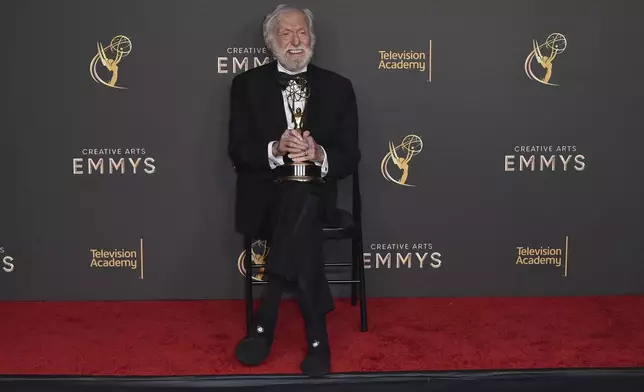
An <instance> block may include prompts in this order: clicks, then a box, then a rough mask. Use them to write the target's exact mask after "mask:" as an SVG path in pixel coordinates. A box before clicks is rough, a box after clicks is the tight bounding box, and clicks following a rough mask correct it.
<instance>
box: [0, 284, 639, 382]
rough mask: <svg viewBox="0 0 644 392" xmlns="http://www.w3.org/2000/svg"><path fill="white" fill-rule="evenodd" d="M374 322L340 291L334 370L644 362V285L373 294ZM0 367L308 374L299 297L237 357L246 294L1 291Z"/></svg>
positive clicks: (332, 331) (334, 320)
mask: <svg viewBox="0 0 644 392" xmlns="http://www.w3.org/2000/svg"><path fill="white" fill-rule="evenodd" d="M369 313H370V314H369V316H370V319H369V323H370V331H369V332H366V333H362V332H360V331H359V310H358V308H357V307H356V308H353V307H351V306H350V305H349V304H348V303H347V302H346V301H344V300H339V301H338V302H337V309H336V310H335V311H334V312H333V313H331V314H330V315H329V335H330V338H331V344H332V349H333V364H332V366H333V371H334V372H336V373H343V372H357V371H366V372H374V371H401V370H409V371H414V370H464V369H517V368H568V367H570V368H572V367H641V366H644V333H643V332H642V331H643V330H644V296H618V297H572V298H459V299H443V298H441V299H371V300H370V304H369ZM0 314H2V317H1V319H0V333H1V336H2V340H0V352H1V353H2V355H0V373H2V374H16V375H18V374H65V375H212V374H244V373H245V374H258V373H264V374H266V373H298V372H299V363H300V360H301V359H302V358H303V355H304V350H305V347H304V344H305V342H304V333H303V331H302V328H301V325H302V321H301V318H300V316H299V313H298V309H297V306H296V304H295V303H293V302H286V303H284V304H283V305H282V308H281V313H280V319H279V324H278V332H277V335H276V338H275V345H274V348H273V353H272V356H271V357H270V358H269V360H268V362H267V363H265V364H264V365H263V366H260V367H256V368H246V367H244V366H241V365H239V364H238V363H237V362H236V360H235V359H234V356H233V350H234V346H235V344H236V343H237V341H238V340H239V339H240V338H241V337H242V336H243V331H244V325H245V324H244V304H243V302H242V301H185V302H82V303H72V302H64V303H18V302H0Z"/></svg>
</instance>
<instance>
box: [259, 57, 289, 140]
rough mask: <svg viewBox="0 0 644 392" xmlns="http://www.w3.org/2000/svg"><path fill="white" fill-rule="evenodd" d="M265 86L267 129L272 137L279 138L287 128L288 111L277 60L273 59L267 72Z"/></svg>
mask: <svg viewBox="0 0 644 392" xmlns="http://www.w3.org/2000/svg"><path fill="white" fill-rule="evenodd" d="M266 74H267V77H266V78H265V80H264V82H265V86H264V88H263V89H262V90H263V99H262V100H263V102H264V104H265V105H266V106H265V113H266V119H267V124H266V128H267V129H266V131H267V132H270V133H271V137H272V138H275V140H278V139H279V138H280V136H282V133H283V132H284V131H285V130H286V127H287V126H288V124H287V123H286V113H285V112H284V98H283V97H282V89H281V88H280V86H279V84H277V61H273V62H272V63H271V65H270V66H269V69H268V72H267V73H266Z"/></svg>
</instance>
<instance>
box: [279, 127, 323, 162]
mask: <svg viewBox="0 0 644 392" xmlns="http://www.w3.org/2000/svg"><path fill="white" fill-rule="evenodd" d="M302 138H303V139H304V141H305V143H306V148H305V149H304V150H303V151H301V152H296V153H290V154H289V155H288V157H289V158H291V159H292V160H293V162H305V161H312V162H323V161H324V150H322V147H320V145H319V144H317V143H316V142H315V139H313V136H311V132H309V131H304V133H303V134H302Z"/></svg>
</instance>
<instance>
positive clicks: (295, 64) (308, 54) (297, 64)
mask: <svg viewBox="0 0 644 392" xmlns="http://www.w3.org/2000/svg"><path fill="white" fill-rule="evenodd" d="M298 49H299V48H298ZM273 53H274V55H275V57H276V58H277V61H279V63H280V64H281V65H282V67H284V68H286V69H288V70H289V71H291V72H296V71H299V70H300V69H302V68H304V67H306V66H307V65H308V64H309V63H310V62H311V58H312V57H313V50H312V49H309V50H307V49H304V58H303V59H301V60H294V59H289V58H288V57H287V56H286V54H285V53H280V52H278V51H274V52H273Z"/></svg>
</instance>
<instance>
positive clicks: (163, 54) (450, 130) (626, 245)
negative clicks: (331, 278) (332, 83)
mask: <svg viewBox="0 0 644 392" xmlns="http://www.w3.org/2000/svg"><path fill="white" fill-rule="evenodd" d="M275 5H276V3H275V2H268V1H252V0H244V1H212V0H127V1H118V0H117V1H111V2H108V3H105V2H99V1H91V0H90V1H88V0H82V1H81V0H67V1H26V0H20V1H11V2H8V3H7V4H6V5H5V6H4V7H3V8H4V12H3V16H2V29H3V31H4V32H5V33H4V35H3V38H4V40H3V53H4V55H3V60H2V63H3V64H2V69H3V70H4V72H3V76H4V78H3V81H4V83H3V85H2V87H1V88H0V91H1V93H0V94H2V97H3V105H2V109H0V110H2V112H1V113H2V115H1V118H2V140H3V143H2V144H3V148H2V155H3V159H2V169H1V171H0V173H2V182H1V183H2V193H3V195H4V196H3V202H2V216H3V219H2V222H1V224H0V226H1V227H0V299H1V300H102V299H108V300H111V299H205V298H216V299H219V298H242V297H243V274H244V273H245V272H244V271H243V269H241V268H240V264H239V260H240V256H241V255H242V239H241V237H240V235H239V234H238V233H236V232H235V231H234V226H233V211H234V181H235V174H234V172H233V168H232V165H231V163H230V161H229V159H228V156H227V132H228V130H227V124H228V105H229V102H228V97H229V88H230V84H231V81H232V79H233V77H234V76H235V75H236V74H239V73H241V72H244V71H246V70H248V69H251V68H253V67H258V66H261V65H264V64H267V63H268V62H270V61H271V60H272V58H271V57H270V54H269V53H268V51H267V49H266V47H265V46H264V43H263V38H262V28H261V24H262V21H263V17H264V15H266V14H267V13H268V12H269V11H270V10H271V9H272V8H273V7H274V6H275ZM297 5H300V6H307V7H310V8H311V10H312V11H313V13H314V15H315V17H316V20H315V23H316V25H315V28H316V34H317V46H316V53H315V56H314V59H313V61H314V63H315V64H317V65H319V66H321V67H324V68H327V69H330V70H333V71H335V72H338V73H340V74H341V75H344V76H346V77H347V78H349V79H350V80H351V81H352V83H353V85H354V88H355V91H356V95H357V99H358V105H359V111H360V148H361V150H362V155H363V158H362V161H361V163H360V168H359V170H360V180H361V184H360V185H361V190H362V196H363V203H364V211H363V215H364V217H363V220H364V222H363V224H364V248H363V252H364V256H365V267H366V275H367V293H368V294H369V295H370V296H373V297H380V296H385V297H405V296H428V297H448V296H499V295H503V296H524V295H543V296H550V295H609V294H623V293H644V262H643V261H644V260H643V259H642V255H643V254H644V245H643V243H644V240H643V239H644V223H643V222H644V219H642V218H643V214H644V213H643V209H642V204H643V201H644V185H643V180H644V175H642V168H643V167H644V154H643V153H642V148H643V146H644V138H643V137H642V133H643V132H644V107H643V95H644V93H643V91H644V72H643V70H644V54H642V51H641V46H642V45H641V43H642V39H643V38H644V34H643V33H644V28H643V27H642V23H641V15H642V11H643V8H644V7H643V6H642V5H641V4H640V2H636V1H628V0H610V1H609V0H603V1H590V0H565V1H545V0H539V1H535V0H522V1H510V0H485V1H474V0H453V1H420V0H418V1H410V0H401V1H397V2H395V3H394V2H388V1H387V2H385V1H383V2H374V1H367V0H353V1H329V0H324V1H322V0H318V1H302V2H299V3H297ZM330 164H331V165H333V162H330ZM340 192H341V196H340V199H341V203H342V204H341V205H342V206H343V207H348V206H350V204H351V178H348V179H346V180H344V181H343V183H342V186H341V189H340ZM257 197H262V195H257ZM327 248H328V249H327V256H328V258H329V260H333V261H341V260H342V258H344V259H345V260H348V257H350V246H349V244H348V243H342V242H338V243H329V244H327ZM268 251H269V250H268V249H265V247H264V246H263V243H262V242H261V241H258V242H257V243H256V244H255V246H254V248H253V258H254V260H255V262H256V263H262V262H264V260H265V259H266V254H267V253H268ZM329 273H330V274H337V276H338V277H339V276H343V275H342V271H340V270H338V271H329ZM344 276H346V275H344ZM256 278H257V279H262V278H263V277H262V276H261V274H260V275H258V276H257V277H256ZM334 290H336V294H337V295H338V296H343V295H345V294H346V292H345V291H342V290H344V289H336V288H334Z"/></svg>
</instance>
